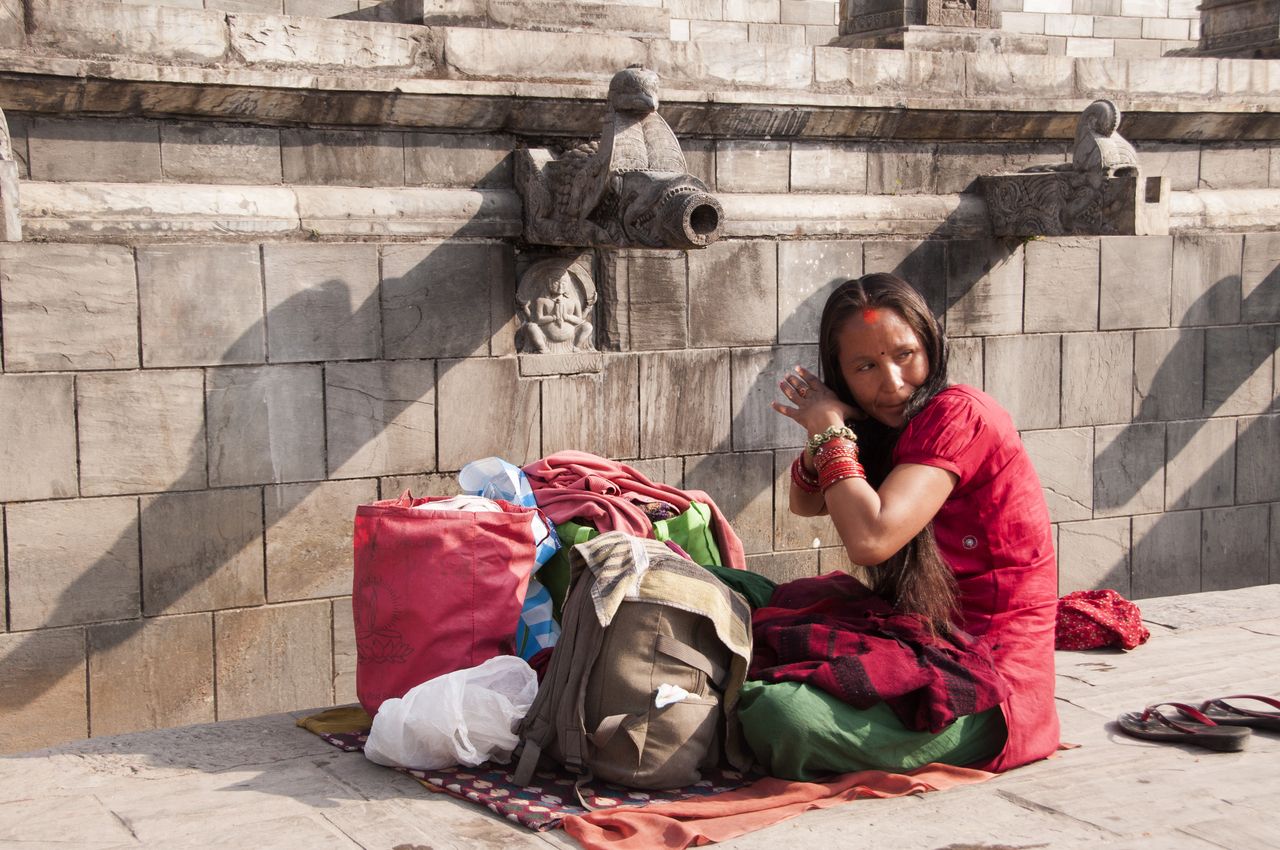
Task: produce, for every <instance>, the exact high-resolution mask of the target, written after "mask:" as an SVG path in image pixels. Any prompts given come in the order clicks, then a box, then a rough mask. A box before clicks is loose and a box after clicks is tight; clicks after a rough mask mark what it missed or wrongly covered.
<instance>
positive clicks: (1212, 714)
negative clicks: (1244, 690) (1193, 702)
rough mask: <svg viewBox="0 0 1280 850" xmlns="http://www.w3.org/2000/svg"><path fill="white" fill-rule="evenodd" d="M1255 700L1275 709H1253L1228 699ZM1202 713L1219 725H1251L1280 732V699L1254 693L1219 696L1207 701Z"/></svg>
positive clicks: (1201, 710) (1202, 707)
mask: <svg viewBox="0 0 1280 850" xmlns="http://www.w3.org/2000/svg"><path fill="white" fill-rule="evenodd" d="M1242 699H1247V700H1254V701H1255V702H1260V703H1262V704H1263V705H1269V706H1271V707H1272V708H1274V709H1276V710H1275V711H1253V710H1251V709H1247V708H1240V707H1238V706H1234V705H1231V704H1230V703H1228V702H1227V700H1242ZM1200 713H1201V714H1203V715H1205V716H1206V717H1208V718H1209V719H1210V720H1212V721H1213V722H1214V723H1216V724H1218V725H1219V726H1249V727H1252V728H1254V729H1266V730H1268V731H1271V732H1280V700H1274V699H1272V698H1271V697H1263V696H1256V695H1254V694H1236V695H1234V696H1229V697H1218V698H1217V699H1211V700H1207V701H1205V703H1204V704H1203V705H1201V706H1200Z"/></svg>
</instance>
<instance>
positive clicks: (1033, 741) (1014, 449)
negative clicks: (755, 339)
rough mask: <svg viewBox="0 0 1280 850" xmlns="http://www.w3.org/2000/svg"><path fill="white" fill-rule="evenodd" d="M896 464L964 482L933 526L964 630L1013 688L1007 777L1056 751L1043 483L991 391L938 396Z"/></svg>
mask: <svg viewBox="0 0 1280 850" xmlns="http://www.w3.org/2000/svg"><path fill="white" fill-rule="evenodd" d="M893 460H894V464H895V465H897V464H905V463H917V464H924V465H927V466H933V467H937V468H939V469H945V470H948V471H950V472H952V473H954V474H955V475H956V476H957V478H958V481H957V483H956V486H955V489H954V490H952V492H951V495H950V496H949V497H948V498H947V501H946V502H945V503H943V505H942V508H941V509H940V510H939V511H938V513H937V515H936V516H935V517H934V519H933V531H934V536H935V537H936V538H937V541H938V548H939V550H940V551H941V553H942V557H943V559H944V560H945V561H946V562H947V564H948V565H949V566H950V567H951V569H952V570H953V571H954V573H955V576H956V582H957V586H958V591H959V596H958V602H959V605H960V627H961V628H963V629H964V630H965V631H967V632H968V633H969V634H971V635H975V636H977V637H980V638H983V639H984V641H985V642H986V643H987V645H988V647H989V648H990V650H991V654H992V656H993V658H994V659H995V664H996V669H997V670H998V671H999V672H1000V674H1001V675H1002V676H1003V677H1004V678H1005V680H1006V681H1007V682H1008V683H1009V684H1010V686H1011V687H1012V693H1010V695H1009V698H1008V699H1007V700H1005V701H1004V702H1003V703H1002V704H1001V708H1002V710H1003V712H1004V718H1005V723H1006V725H1007V726H1008V730H1009V737H1008V740H1007V741H1006V743H1005V747H1004V749H1003V750H1002V751H1001V752H1000V753H999V754H998V755H997V756H996V757H995V758H994V759H992V761H991V762H989V763H988V764H984V765H975V767H980V768H982V769H985V770H994V771H1002V770H1009V769H1010V768H1014V767H1017V766H1019V765H1022V764H1026V763H1027V762H1031V761H1035V760H1037V759H1042V758H1045V757H1047V756H1049V755H1050V754H1051V753H1053V752H1054V751H1055V750H1056V749H1057V748H1058V744H1059V727H1058V713H1057V710H1056V708H1055V707H1054V703H1053V686H1054V681H1053V641H1054V626H1055V618H1056V613H1057V602H1058V571H1057V562H1056V559H1055V557H1054V550H1053V534H1052V531H1051V529H1050V526H1049V510H1048V508H1047V507H1046V505H1045V501H1044V492H1043V491H1042V490H1041V487H1040V479H1039V477H1038V476H1037V475H1036V471H1035V469H1034V468H1033V467H1032V465H1031V459H1030V458H1029V457H1028V456H1027V453H1026V450H1025V449H1024V448H1023V446H1022V439H1021V437H1020V436H1019V435H1018V431H1017V429H1016V428H1014V425H1013V420H1012V419H1011V418H1010V417H1009V414H1008V413H1006V412H1005V411H1004V409H1003V408H1001V407H1000V406H999V405H998V404H997V403H996V401H995V400H994V399H993V398H991V397H990V396H988V395H987V394H986V393H984V392H982V391H981V390H977V389H974V388H973V387H969V386H964V385H956V386H953V387H948V388H947V389H945V390H943V391H942V392H940V393H938V395H936V396H935V397H934V398H933V400H932V401H930V402H929V404H928V405H927V406H926V407H925V409H924V410H923V411H921V412H920V413H919V414H917V415H916V417H915V418H914V419H912V420H911V422H910V423H908V425H907V427H906V428H905V429H904V430H903V432H902V435H901V436H900V437H899V439H898V443H897V446H896V447H895V448H894V453H893Z"/></svg>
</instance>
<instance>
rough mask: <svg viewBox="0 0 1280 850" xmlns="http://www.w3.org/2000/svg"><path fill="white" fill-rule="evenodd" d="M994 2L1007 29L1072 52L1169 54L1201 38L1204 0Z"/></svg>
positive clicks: (1017, 0) (1184, 50) (1190, 47)
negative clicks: (1049, 40)
mask: <svg viewBox="0 0 1280 850" xmlns="http://www.w3.org/2000/svg"><path fill="white" fill-rule="evenodd" d="M991 5H992V8H993V9H994V8H999V9H1000V10H1001V15H1000V20H1001V23H1000V27H1001V29H1004V30H1006V31H1008V32H1017V33H1026V34H1029V35H1044V36H1049V37H1051V38H1053V39H1054V40H1055V43H1057V42H1061V45H1062V50H1061V51H1060V52H1063V53H1065V54H1066V55H1068V56H1139V57H1140V56H1148V57H1150V56H1164V55H1168V54H1170V53H1175V52H1180V51H1181V52H1187V51H1191V50H1194V49H1195V48H1196V47H1197V46H1198V44H1199V39H1200V8H1199V7H1200V0H992V4H991ZM1055 52H1058V51H1055Z"/></svg>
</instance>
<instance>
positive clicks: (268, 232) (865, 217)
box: [19, 181, 1280, 241]
mask: <svg viewBox="0 0 1280 850" xmlns="http://www.w3.org/2000/svg"><path fill="white" fill-rule="evenodd" d="M717 197H718V199H719V200H720V203H721V205H722V206H723V208H724V229H723V233H724V236H725V237H727V238H738V239H743V238H784V239H785V238H800V237H835V236H840V237H872V236H876V237H884V236H893V237H901V238H920V237H928V236H932V237H950V238H958V239H979V238H986V237H988V236H990V234H991V229H990V222H989V221H988V216H987V207H986V203H985V202H984V201H983V200H982V198H981V197H980V196H978V195H973V194H953V195H863V194H805V193H781V194H773V193H750V192H740V193H721V194H719V195H717ZM19 203H20V211H21V218H22V231H23V234H24V236H25V238H27V239H31V238H33V237H35V238H39V239H47V240H54V241H80V240H86V239H88V240H93V239H117V238H121V237H126V238H129V239H130V240H134V241H152V240H155V241H160V240H166V239H183V238H191V237H196V236H198V237H199V238H200V239H202V240H204V239H213V240H221V239H226V240H230V241H239V240H244V239H251V238H252V239H260V238H269V239H292V238H296V239H326V240H331V239H332V240H345V239H369V238H377V239H383V240H395V239H435V238H441V237H455V238H515V237H519V236H520V235H521V203H520V197H519V196H518V195H517V194H516V192H514V191H513V190H509V189H433V188H400V187H386V188H373V187H342V186H210V185H196V184H175V183H49V182H39V181H25V182H23V183H22V184H21V186H20V189H19ZM1169 206H1170V230H1171V232H1175V233H1176V232H1192V231H1199V230H1214V231H1260V230H1274V229H1277V228H1280V189H1230V190H1198V191H1189V192H1173V193H1171V200H1170V205H1169Z"/></svg>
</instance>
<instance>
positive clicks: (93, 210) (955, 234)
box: [19, 182, 1280, 374]
mask: <svg viewBox="0 0 1280 850" xmlns="http://www.w3.org/2000/svg"><path fill="white" fill-rule="evenodd" d="M717 197H718V198H719V199H720V202H721V204H722V205H723V207H724V212H725V224H724V235H725V236H726V237H728V238H734V239H758V238H775V239H776V238H781V239H790V238H795V239H811V238H826V237H837V236H839V237H886V236H893V237H902V238H922V237H934V238H952V239H983V238H988V237H990V235H991V226H990V221H989V219H988V215H987V207H986V203H985V202H984V201H983V200H982V198H981V197H980V196H978V195H974V194H956V195H850V194H843V195H841V194H820V195H809V194H799V193H790V194H763V193H736V194H733V193H723V194H720V195H718V196H717ZM1170 198H1171V199H1170V204H1169V218H1170V232H1173V233H1178V232H1193V231H1200V230H1213V231H1236V232H1247V231H1264V230H1268V231H1269V230H1276V229H1280V189H1222V190H1207V189H1206V190H1197V191H1190V192H1172V193H1170ZM19 200H20V203H21V214H22V224H23V230H24V233H25V234H26V236H27V238H28V239H31V238H37V239H47V240H52V241H67V242H75V241H81V240H85V239H89V240H93V239H112V238H121V237H127V238H129V239H131V240H143V241H163V240H165V239H168V238H183V237H189V236H200V237H201V238H202V239H203V238H214V239H226V240H228V241H235V240H242V239H251V238H261V237H267V236H269V237H273V238H290V237H296V238H309V239H317V238H324V239H335V240H345V239H370V238H376V239H381V240H391V241H394V240H395V239H397V238H405V239H421V238H479V239H514V238H518V237H519V236H520V235H521V233H522V225H521V204H520V198H519V196H518V195H517V194H516V193H515V192H514V191H512V190H509V189H505V190H504V189H429V188H399V187H394V188H352V187H342V186H293V187H289V186H207V185H193V184H178V183H42V182H23V183H22V184H21V191H20V195H19ZM547 362H548V363H549V362H550V361H547ZM521 363H522V367H521V368H522V370H523V369H524V366H523V363H524V361H523V360H522V361H521ZM530 368H532V367H530ZM575 371H581V370H580V369H579V368H578V367H576V366H575ZM526 374H531V373H527V372H526Z"/></svg>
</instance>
